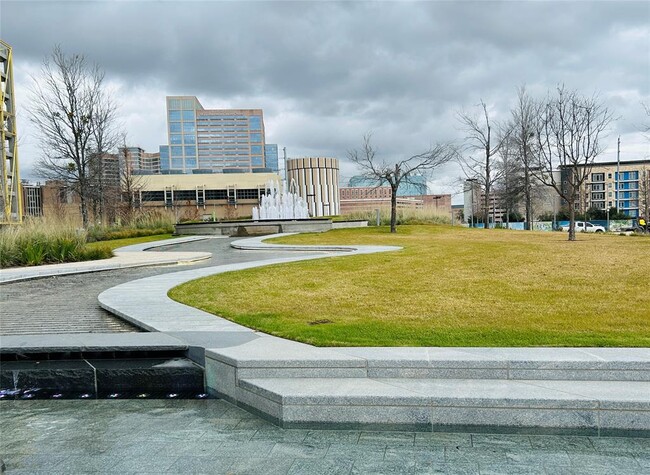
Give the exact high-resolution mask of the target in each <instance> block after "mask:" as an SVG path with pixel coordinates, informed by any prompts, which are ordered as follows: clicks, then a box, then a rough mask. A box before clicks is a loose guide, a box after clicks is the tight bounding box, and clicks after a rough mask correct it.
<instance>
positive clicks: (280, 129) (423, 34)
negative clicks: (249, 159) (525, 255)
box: [0, 0, 650, 202]
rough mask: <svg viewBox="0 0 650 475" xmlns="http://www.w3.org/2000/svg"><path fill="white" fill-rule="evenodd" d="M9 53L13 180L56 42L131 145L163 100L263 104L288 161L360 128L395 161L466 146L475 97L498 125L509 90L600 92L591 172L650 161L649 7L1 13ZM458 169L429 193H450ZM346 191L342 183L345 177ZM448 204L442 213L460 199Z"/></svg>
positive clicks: (155, 126) (151, 130)
mask: <svg viewBox="0 0 650 475" xmlns="http://www.w3.org/2000/svg"><path fill="white" fill-rule="evenodd" d="M0 16H1V20H0V21H1V24H0V27H1V28H0V34H1V36H2V39H3V40H4V41H6V42H8V43H9V44H10V45H12V46H13V48H14V74H15V92H16V102H17V106H18V121H19V122H18V131H19V134H21V135H23V138H22V139H21V142H20V147H21V148H20V151H19V153H20V163H21V169H22V172H21V173H22V175H23V177H27V178H30V179H35V178H36V177H35V176H34V174H33V172H32V171H31V168H32V166H33V164H34V162H35V160H36V159H37V157H38V154H39V153H40V149H39V148H38V147H37V144H38V136H37V134H36V132H35V131H34V130H33V128H32V127H31V126H30V124H29V123H28V122H27V118H26V113H25V112H24V108H25V107H26V106H27V102H28V100H29V99H28V87H29V84H30V82H31V79H30V75H34V74H37V73H38V71H39V68H40V65H41V63H42V61H43V58H44V57H45V56H47V55H48V54H49V53H51V51H52V48H53V46H54V45H56V44H59V45H61V47H62V48H63V50H64V51H65V52H66V53H70V54H71V53H81V54H84V55H85V56H86V57H87V58H88V59H89V60H90V61H93V62H96V63H98V64H99V65H100V66H101V67H102V68H103V69H104V70H105V72H106V78H107V80H108V81H109V83H110V86H111V87H112V88H114V90H115V91H116V101H117V102H118V103H119V105H120V115H119V116H120V120H121V121H122V125H123V127H124V129H125V130H126V131H127V132H128V137H129V143H130V144H132V145H139V146H140V147H142V148H144V149H145V150H147V151H158V146H159V145H160V144H163V143H166V141H167V136H166V122H165V96H167V95H194V96H197V97H198V98H199V100H200V101H201V103H202V104H203V106H204V107H205V108H210V109H219V108H262V109H263V110H264V121H265V128H266V137H267V142H268V143H277V144H278V145H279V147H280V149H282V147H286V149H287V155H288V156H289V157H290V158H291V157H304V156H326V157H336V158H338V159H340V160H341V161H342V163H341V168H342V170H341V172H342V176H343V177H344V178H347V177H349V176H351V175H352V174H354V170H353V168H352V166H351V165H350V164H349V163H346V162H345V159H346V151H347V150H350V149H352V148H355V147H359V146H360V145H361V140H362V136H363V134H364V133H366V132H369V131H372V132H373V137H374V143H375V145H376V147H377V148H378V150H379V153H380V154H381V155H382V156H384V157H386V158H387V159H389V158H390V157H396V158H399V157H406V156H410V155H413V154H416V153H418V152H421V151H422V150H424V149H426V148H427V147H428V146H429V145H430V144H433V143H435V142H439V141H448V140H455V141H460V140H461V139H462V132H461V131H460V130H459V125H458V122H457V120H456V113H457V112H458V111H459V110H461V109H465V110H471V109H472V108H473V107H475V106H476V104H478V102H479V101H480V100H481V99H482V100H483V101H485V102H486V103H487V104H488V106H489V108H490V111H491V113H492V114H493V116H494V118H495V119H507V118H508V117H509V110H510V108H511V107H512V105H513V102H514V100H515V97H516V88H517V87H518V86H521V85H523V84H526V87H527V89H528V90H529V91H530V92H531V93H533V95H539V96H543V95H544V94H545V93H546V92H547V91H548V90H549V89H553V88H555V87H556V86H557V85H558V84H560V83H563V84H565V85H566V86H567V87H568V88H570V89H578V90H579V91H580V92H582V93H583V94H585V95H592V94H594V93H597V94H599V95H600V98H601V99H602V101H603V102H605V103H606V104H607V105H608V106H609V107H610V108H611V110H612V111H613V113H614V115H615V116H617V117H619V120H618V121H617V122H616V123H615V124H614V125H613V127H612V131H611V133H610V135H609V137H608V139H607V143H606V144H607V147H608V149H607V150H606V152H605V153H604V154H603V155H602V157H601V160H605V159H606V160H615V159H616V138H617V136H619V135H620V136H621V142H622V145H621V158H622V159H623V160H628V159H629V160H633V159H641V158H647V157H648V156H649V155H650V150H649V145H648V140H647V139H646V138H644V137H643V135H642V134H641V133H640V131H639V130H640V128H641V127H642V125H643V124H644V123H647V122H648V118H647V116H646V115H645V112H644V109H643V106H642V102H645V103H646V104H650V2H646V1H642V2H624V1H615V2H588V1H581V2H565V1H561V2H523V1H522V2H469V1H457V2H325V1H323V2H288V1H282V2H281V1H265V2H246V1H238V2H220V1H196V2H194V1H192V2H190V1H180V0H176V1H169V2H166V1H163V2H160V1H157V2H154V1H85V2H81V1H79V2H64V1H57V0H50V1H39V2H32V1H8V0H1V1H0ZM460 176H461V171H460V168H459V167H458V166H457V165H451V164H450V165H448V166H446V167H445V168H444V169H441V170H439V171H438V172H437V173H436V176H435V177H434V179H433V181H432V182H431V185H432V189H431V191H432V192H434V193H442V192H447V193H458V192H459V191H460V187H459V186H458V184H457V179H458V178H459V177H460ZM342 181H343V180H342ZM459 201H460V200H459V197H458V196H456V197H455V198H454V202H459Z"/></svg>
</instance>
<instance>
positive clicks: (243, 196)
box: [142, 189, 265, 201]
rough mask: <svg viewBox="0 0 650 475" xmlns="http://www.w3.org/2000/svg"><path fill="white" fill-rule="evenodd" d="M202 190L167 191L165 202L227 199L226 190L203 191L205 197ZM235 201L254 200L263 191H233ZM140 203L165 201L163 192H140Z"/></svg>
mask: <svg viewBox="0 0 650 475" xmlns="http://www.w3.org/2000/svg"><path fill="white" fill-rule="evenodd" d="M202 191H203V190H199V191H198V192H197V190H173V192H169V191H167V201H169V200H171V197H172V196H173V201H194V200H196V198H197V195H198V197H199V198H200V197H202V196H205V199H206V200H225V199H228V191H227V190H204V193H205V195H203V193H202ZM235 192H236V196H237V199H240V200H256V199H258V198H259V196H260V195H263V194H264V193H265V190H257V189H241V190H235ZM142 201H165V191H143V192H142Z"/></svg>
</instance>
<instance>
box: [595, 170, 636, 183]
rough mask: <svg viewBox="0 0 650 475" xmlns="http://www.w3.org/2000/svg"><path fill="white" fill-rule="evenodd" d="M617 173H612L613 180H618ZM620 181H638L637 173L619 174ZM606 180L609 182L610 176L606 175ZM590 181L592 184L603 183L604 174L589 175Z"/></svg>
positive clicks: (609, 174)
mask: <svg viewBox="0 0 650 475" xmlns="http://www.w3.org/2000/svg"><path fill="white" fill-rule="evenodd" d="M618 175H619V174H618V173H614V180H618V179H619V178H618ZM620 175H621V178H620V180H621V181H629V180H638V179H639V172H638V171H631V172H621V174H620ZM607 178H608V179H609V180H611V179H612V174H611V173H608V174H607ZM591 181H592V182H603V181H605V174H604V173H592V174H591Z"/></svg>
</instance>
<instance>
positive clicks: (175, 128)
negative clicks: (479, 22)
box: [169, 122, 181, 132]
mask: <svg viewBox="0 0 650 475" xmlns="http://www.w3.org/2000/svg"><path fill="white" fill-rule="evenodd" d="M169 131H170V132H180V131H181V123H180V122H170V123H169Z"/></svg>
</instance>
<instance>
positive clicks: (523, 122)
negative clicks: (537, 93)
mask: <svg viewBox="0 0 650 475" xmlns="http://www.w3.org/2000/svg"><path fill="white" fill-rule="evenodd" d="M511 113H512V126H511V127H512V139H513V141H514V143H515V144H516V146H517V149H518V150H517V154H518V160H519V162H520V163H521V168H522V177H523V181H524V183H523V197H524V208H525V213H526V229H528V230H530V229H531V225H532V222H533V194H534V193H533V174H532V170H531V165H532V163H533V160H534V154H535V143H536V141H535V123H536V120H537V113H538V111H537V104H536V103H535V101H534V100H533V99H532V98H531V97H530V96H529V95H528V93H527V92H526V88H525V86H521V87H519V88H517V103H516V105H515V107H514V108H513V109H512V111H511Z"/></svg>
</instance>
